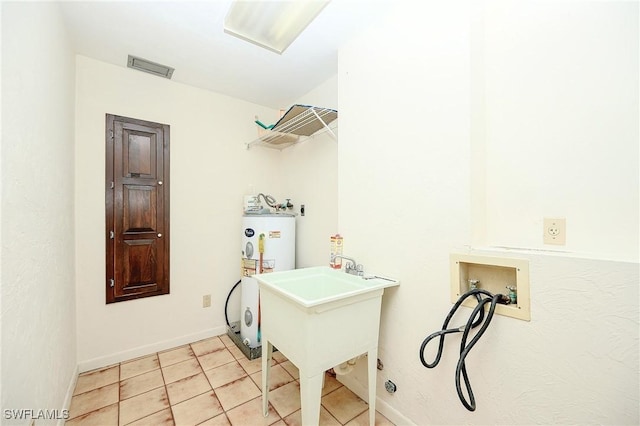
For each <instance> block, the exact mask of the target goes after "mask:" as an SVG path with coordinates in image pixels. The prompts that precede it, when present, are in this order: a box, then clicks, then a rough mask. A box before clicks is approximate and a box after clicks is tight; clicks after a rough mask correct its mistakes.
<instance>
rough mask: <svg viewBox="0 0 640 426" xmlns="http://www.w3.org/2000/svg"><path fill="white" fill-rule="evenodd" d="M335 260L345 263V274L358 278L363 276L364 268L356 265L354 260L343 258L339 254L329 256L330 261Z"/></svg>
mask: <svg viewBox="0 0 640 426" xmlns="http://www.w3.org/2000/svg"><path fill="white" fill-rule="evenodd" d="M337 258H340V259H344V260H346V261H347V262H345V264H344V271H345V272H346V273H347V274H351V275H358V276H360V277H361V276H363V275H364V267H363V266H362V265H358V264H357V263H356V260H355V259H354V258H352V257H348V256H343V255H341V254H334V255H333V256H331V261H332V262H334V261H335V260H336V259H337Z"/></svg>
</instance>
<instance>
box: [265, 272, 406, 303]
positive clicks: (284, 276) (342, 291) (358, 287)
mask: <svg viewBox="0 0 640 426" xmlns="http://www.w3.org/2000/svg"><path fill="white" fill-rule="evenodd" d="M255 278H256V279H257V280H258V281H259V282H260V284H261V286H264V287H268V288H270V289H271V290H273V291H274V292H276V293H278V294H280V295H282V296H284V297H286V298H287V299H290V300H291V301H293V302H296V303H298V304H300V305H301V306H302V307H305V308H310V307H316V306H319V305H323V304H326V303H329V302H334V301H338V300H344V299H349V298H352V297H354V296H357V295H361V294H365V293H369V292H372V291H374V290H380V289H384V288H386V287H392V286H396V285H398V284H399V282H398V281H397V280H394V279H391V278H383V277H379V276H364V277H360V276H357V275H351V274H347V273H345V272H344V271H341V270H336V269H332V268H330V267H328V266H317V267H313V268H302V269H294V270H291V271H281V272H273V273H269V274H263V275H255ZM261 288H262V287H261Z"/></svg>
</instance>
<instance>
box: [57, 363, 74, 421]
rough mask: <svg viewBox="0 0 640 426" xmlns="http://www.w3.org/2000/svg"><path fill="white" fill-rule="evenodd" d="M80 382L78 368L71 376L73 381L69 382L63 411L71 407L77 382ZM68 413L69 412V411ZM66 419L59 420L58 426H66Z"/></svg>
mask: <svg viewBox="0 0 640 426" xmlns="http://www.w3.org/2000/svg"><path fill="white" fill-rule="evenodd" d="M77 381H78V366H77V365H76V368H75V369H74V371H73V374H72V375H71V380H69V386H68V387H67V393H66V394H65V396H64V402H63V403H62V410H63V411H64V410H69V407H70V406H71V398H72V397H73V392H74V391H75V389H76V382H77ZM67 412H68V411H67ZM65 422H66V419H58V423H57V424H58V426H64V423H65Z"/></svg>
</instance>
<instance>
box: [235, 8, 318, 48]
mask: <svg viewBox="0 0 640 426" xmlns="http://www.w3.org/2000/svg"><path fill="white" fill-rule="evenodd" d="M328 3H329V1H316V0H304V1H303V0H297V1H255V0H254V1H242V0H235V1H234V2H233V4H232V5H231V8H230V9H229V13H227V16H226V18H224V32H225V33H227V34H231V35H232V36H235V37H238V38H241V39H243V40H245V41H248V42H250V43H253V44H257V45H258V46H260V47H264V48H265V49H268V50H271V51H272V52H276V53H279V54H282V52H284V51H285V50H286V49H287V47H289V45H290V44H291V43H293V41H294V40H295V39H296V38H297V37H298V36H299V35H300V33H301V32H302V31H304V29H305V28H306V27H307V25H309V24H310V23H311V21H313V20H314V19H315V17H316V16H318V14H319V13H320V11H322V9H323V8H324V7H325V6H326V5H327V4H328Z"/></svg>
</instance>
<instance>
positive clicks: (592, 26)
mask: <svg viewBox="0 0 640 426" xmlns="http://www.w3.org/2000/svg"><path fill="white" fill-rule="evenodd" d="M486 4H487V6H486V10H485V19H484V21H485V25H484V34H482V33H481V32H477V33H475V34H474V36H478V37H482V36H483V35H484V37H483V38H484V40H485V43H484V46H485V49H484V65H485V75H486V80H485V82H486V86H485V90H486V96H485V99H484V102H485V105H486V112H487V113H486V121H485V123H486V152H487V162H486V168H485V170H486V179H487V185H486V206H482V207H484V208H486V209H487V210H488V211H491V214H489V215H488V216H487V222H486V225H485V226H486V230H487V243H489V244H491V245H496V246H511V247H513V246H516V247H527V248H534V249H540V248H555V249H559V250H564V251H568V252H573V253H579V254H583V255H588V256H597V257H604V258H609V259H618V260H627V261H633V262H637V261H638V250H639V249H640V242H639V240H638V236H639V232H640V229H639V228H638V223H639V222H638V217H639V209H638V203H639V201H638V195H639V191H640V181H639V179H638V161H637V160H638V154H639V150H638V148H639V145H638V140H639V137H638V131H639V128H638V116H639V114H640V111H638V89H639V87H638V2H625V1H622V2H620V1H618V2H615V1H614V2H575V1H560V2H557V1H556V2H540V1H535V2H534V1H525V2H512V1H502V0H497V1H489V2H487V3H486ZM545 216H550V217H565V218H566V219H567V245H566V246H565V247H557V246H556V247H553V246H552V247H549V246H546V247H544V246H543V244H542V237H541V234H542V218H543V217H545Z"/></svg>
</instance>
